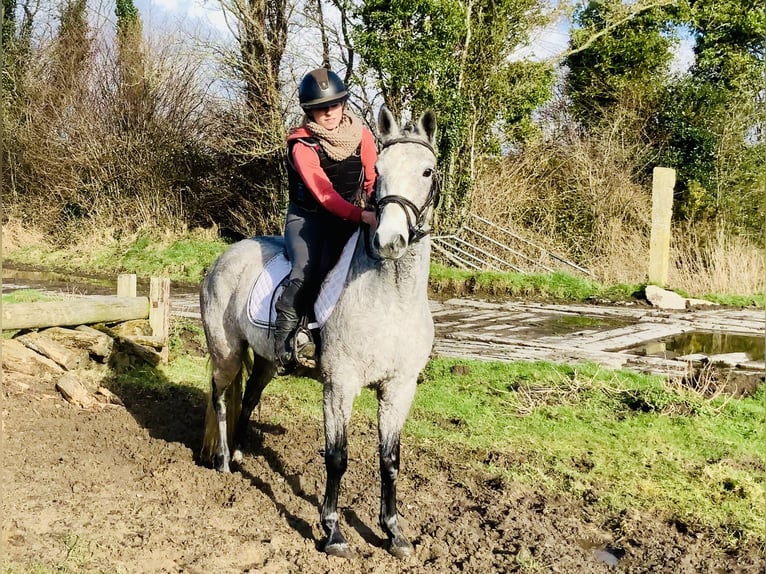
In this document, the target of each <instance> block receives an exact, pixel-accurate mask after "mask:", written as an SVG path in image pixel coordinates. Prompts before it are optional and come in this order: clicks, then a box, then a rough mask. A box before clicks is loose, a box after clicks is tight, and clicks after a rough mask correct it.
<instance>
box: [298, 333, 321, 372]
mask: <svg viewBox="0 0 766 574" xmlns="http://www.w3.org/2000/svg"><path fill="white" fill-rule="evenodd" d="M293 359H294V360H295V362H296V363H298V364H299V365H300V366H302V367H306V368H307V369H314V368H316V366H317V361H316V345H315V344H314V339H313V337H312V336H311V331H309V330H308V329H307V328H306V327H298V329H296V331H295V335H293Z"/></svg>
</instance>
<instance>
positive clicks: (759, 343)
mask: <svg viewBox="0 0 766 574" xmlns="http://www.w3.org/2000/svg"><path fill="white" fill-rule="evenodd" d="M627 351H628V352H629V353H631V354H634V355H640V356H651V357H665V358H671V359H672V358H676V357H682V356H684V355H693V354H702V355H707V356H711V355H725V354H729V353H745V354H746V355H747V358H748V360H750V361H763V359H764V338H763V337H762V336H757V335H736V334H732V333H710V332H705V331H690V332H688V333H679V334H677V335H673V336H671V337H665V338H662V339H657V340H654V341H647V342H646V343H642V344H641V345H636V346H635V347H631V348H629V349H627Z"/></svg>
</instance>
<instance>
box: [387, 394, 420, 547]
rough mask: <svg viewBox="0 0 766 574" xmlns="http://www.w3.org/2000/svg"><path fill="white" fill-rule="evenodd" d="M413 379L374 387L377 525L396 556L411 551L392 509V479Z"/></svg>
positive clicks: (407, 411) (411, 396)
mask: <svg viewBox="0 0 766 574" xmlns="http://www.w3.org/2000/svg"><path fill="white" fill-rule="evenodd" d="M416 385H417V383H416V381H415V380H413V381H411V382H406V383H402V382H398V381H389V382H388V383H387V384H386V383H384V385H383V387H382V388H381V389H380V390H379V391H378V405H379V406H378V438H379V455H380V516H379V520H380V527H381V528H382V529H383V531H384V532H385V533H386V535H387V536H388V539H389V541H390V544H391V545H390V547H389V552H391V554H393V555H394V556H396V557H397V558H404V557H406V556H409V555H410V554H412V550H413V548H412V544H411V543H410V541H409V540H407V538H406V537H405V536H404V533H403V532H402V529H401V527H400V526H399V516H398V514H397V512H396V479H397V476H398V474H399V440H400V436H401V431H402V427H403V426H404V422H405V420H406V419H407V414H408V413H409V410H410V405H411V404H412V399H413V397H414V396H415V388H416Z"/></svg>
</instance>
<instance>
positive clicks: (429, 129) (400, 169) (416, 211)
mask: <svg viewBox="0 0 766 574" xmlns="http://www.w3.org/2000/svg"><path fill="white" fill-rule="evenodd" d="M378 128H379V131H380V136H381V149H380V155H379V156H378V163H377V164H376V165H375V167H376V169H377V172H378V181H377V190H376V197H375V199H376V202H377V206H378V229H377V231H376V232H375V235H374V237H373V240H372V242H373V247H374V248H375V250H376V251H377V252H378V253H379V254H380V256H381V257H383V258H385V259H398V258H399V257H401V256H402V255H403V254H404V252H405V251H406V250H407V247H408V246H409V244H410V243H412V242H413V241H417V240H418V239H421V238H422V237H424V236H425V235H427V234H428V233H429V232H430V230H431V228H430V218H431V213H432V211H433V208H434V205H435V203H436V198H437V193H438V178H437V172H436V154H435V152H434V148H433V143H434V134H435V132H436V117H435V116H434V114H433V112H430V111H429V112H426V113H424V114H423V115H422V116H421V117H420V119H419V120H418V123H417V125H416V126H414V127H408V128H406V129H405V130H403V131H402V130H400V129H399V126H398V125H397V124H396V122H395V120H394V117H393V116H392V115H391V112H390V111H389V110H388V108H386V107H385V106H384V107H383V108H381V110H380V114H379V116H378Z"/></svg>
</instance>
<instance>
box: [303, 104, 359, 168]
mask: <svg viewBox="0 0 766 574" xmlns="http://www.w3.org/2000/svg"><path fill="white" fill-rule="evenodd" d="M306 129H308V131H309V132H310V133H311V135H313V136H314V137H315V138H317V139H318V140H319V141H320V143H321V144H322V149H324V151H325V153H326V154H327V155H328V156H329V157H330V159H332V160H335V161H342V160H344V159H346V158H347V157H348V156H350V155H351V154H352V153H354V152H355V151H356V148H357V147H359V142H361V141H362V120H360V119H359V118H357V117H356V116H355V115H354V114H352V113H351V112H349V111H345V112H343V118H342V119H341V120H340V124H339V125H338V127H337V128H335V129H334V130H327V129H325V128H323V127H322V126H320V125H319V124H318V123H316V122H314V121H311V120H309V119H306Z"/></svg>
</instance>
